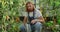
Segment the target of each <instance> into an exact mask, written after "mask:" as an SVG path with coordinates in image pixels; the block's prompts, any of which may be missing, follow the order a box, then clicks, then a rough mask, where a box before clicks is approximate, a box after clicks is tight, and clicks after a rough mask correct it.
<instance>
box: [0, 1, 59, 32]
mask: <svg viewBox="0 0 60 32" xmlns="http://www.w3.org/2000/svg"><path fill="white" fill-rule="evenodd" d="M27 2H32V3H33V4H34V8H36V9H38V10H39V11H40V12H41V14H42V16H43V18H44V23H42V30H41V31H40V32H60V0H0V32H21V29H20V27H21V24H23V21H24V15H25V12H26V3H27ZM37 14H38V13H37ZM25 28H26V31H25V32H30V28H29V25H26V27H25ZM28 28H29V29H28ZM34 31H35V30H34ZM35 32H36V31H35Z"/></svg>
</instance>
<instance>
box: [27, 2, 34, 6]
mask: <svg viewBox="0 0 60 32" xmlns="http://www.w3.org/2000/svg"><path fill="white" fill-rule="evenodd" d="M28 4H32V5H34V4H33V3H32V2H27V3H26V5H28Z"/></svg>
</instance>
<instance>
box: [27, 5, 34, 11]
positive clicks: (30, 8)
mask: <svg viewBox="0 0 60 32" xmlns="http://www.w3.org/2000/svg"><path fill="white" fill-rule="evenodd" d="M26 9H27V10H29V11H32V10H33V9H34V5H33V4H27V5H26Z"/></svg>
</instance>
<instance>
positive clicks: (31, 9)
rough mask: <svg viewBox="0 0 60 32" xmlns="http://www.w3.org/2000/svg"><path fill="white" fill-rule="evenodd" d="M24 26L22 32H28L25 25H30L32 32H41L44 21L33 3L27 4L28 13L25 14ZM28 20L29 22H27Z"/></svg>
mask: <svg viewBox="0 0 60 32" xmlns="http://www.w3.org/2000/svg"><path fill="white" fill-rule="evenodd" d="M24 16H25V17H24V22H23V23H24V25H22V26H21V27H20V29H21V32H26V29H25V28H26V27H25V24H26V23H27V24H30V27H31V32H41V29H42V24H41V23H43V22H44V19H43V17H42V14H41V12H40V11H39V10H37V9H35V6H34V4H33V3H32V2H27V3H26V13H24ZM27 20H28V22H27Z"/></svg>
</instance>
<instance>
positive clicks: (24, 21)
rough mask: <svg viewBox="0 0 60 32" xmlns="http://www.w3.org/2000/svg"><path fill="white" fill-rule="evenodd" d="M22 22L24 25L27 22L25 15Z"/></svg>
mask: <svg viewBox="0 0 60 32" xmlns="http://www.w3.org/2000/svg"><path fill="white" fill-rule="evenodd" d="M23 23H24V25H25V24H26V23H27V17H24V20H23Z"/></svg>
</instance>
